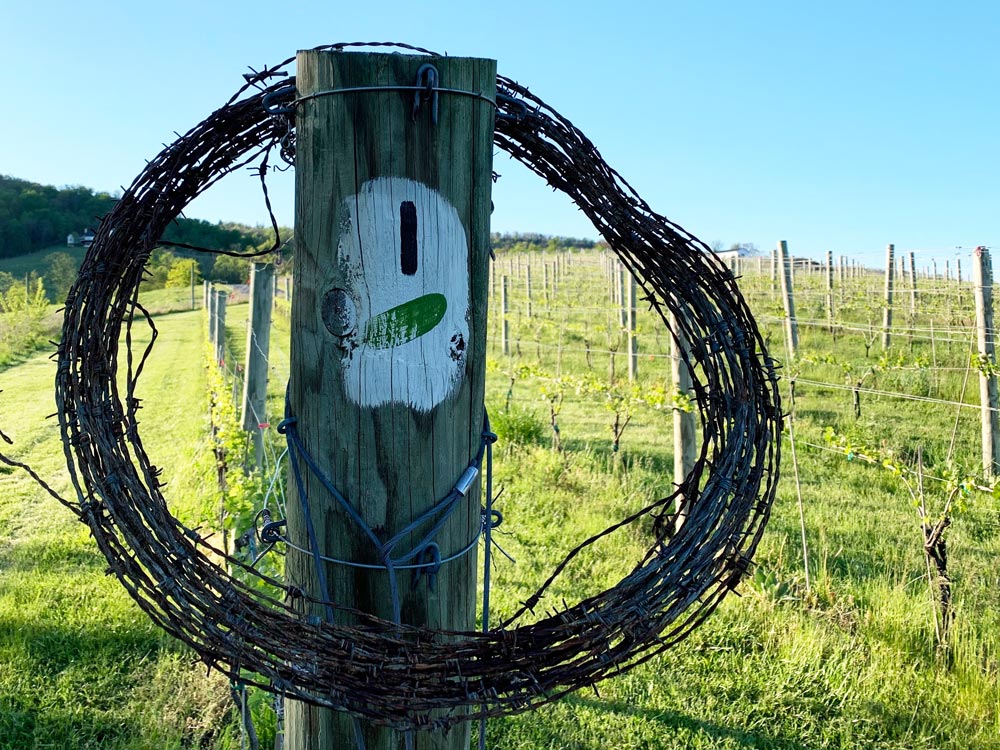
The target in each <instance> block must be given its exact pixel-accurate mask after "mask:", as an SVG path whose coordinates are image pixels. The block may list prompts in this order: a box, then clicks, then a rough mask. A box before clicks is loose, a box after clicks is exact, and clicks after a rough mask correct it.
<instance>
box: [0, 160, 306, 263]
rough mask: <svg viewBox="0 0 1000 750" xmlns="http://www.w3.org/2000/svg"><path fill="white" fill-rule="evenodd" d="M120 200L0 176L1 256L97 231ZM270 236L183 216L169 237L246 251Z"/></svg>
mask: <svg viewBox="0 0 1000 750" xmlns="http://www.w3.org/2000/svg"><path fill="white" fill-rule="evenodd" d="M116 200H117V196H114V195H110V194H108V193H100V192H95V191H93V190H91V189H90V188H86V187H79V186H74V187H62V188H57V187H53V186H52V185H39V184H38V183H35V182H28V181H27V180H20V179H17V178H16V177H8V176H5V175H0V259H4V258H13V257H17V256H20V255H26V254H28V253H32V252H35V251H37V250H41V249H44V248H53V247H55V246H59V245H61V246H65V245H66V238H67V236H68V235H70V234H74V235H77V236H80V235H83V233H84V232H85V231H86V230H88V229H90V230H96V229H97V227H98V225H99V224H100V222H101V218H102V217H103V216H104V215H105V214H107V213H108V211H110V210H111V208H112V207H113V206H114V205H115V201H116ZM270 234H271V233H270V230H265V229H261V228H259V227H248V226H246V225H243V224H235V223H222V222H219V223H217V224H212V223H210V222H207V221H202V220H200V219H178V220H177V222H176V223H175V224H173V225H171V227H170V228H169V229H168V230H167V232H166V234H165V235H164V239H165V240H169V241H172V242H180V243H184V244H187V245H195V246H198V247H207V248H211V249H213V250H234V251H242V250H246V249H247V248H248V247H258V246H260V245H262V244H263V243H266V242H268V241H269V238H270ZM283 234H284V233H283ZM288 249H289V250H290V248H288Z"/></svg>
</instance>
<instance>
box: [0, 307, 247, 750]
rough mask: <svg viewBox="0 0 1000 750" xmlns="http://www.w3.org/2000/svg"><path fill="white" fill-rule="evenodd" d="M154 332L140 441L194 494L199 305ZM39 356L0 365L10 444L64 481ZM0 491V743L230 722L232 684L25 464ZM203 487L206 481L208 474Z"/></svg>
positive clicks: (123, 741)
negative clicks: (190, 647) (113, 573)
mask: <svg viewBox="0 0 1000 750" xmlns="http://www.w3.org/2000/svg"><path fill="white" fill-rule="evenodd" d="M157 324H158V326H159V327H160V329H161V332H162V333H163V339H162V342H163V343H162V344H161V345H160V346H158V347H157V349H156V350H155V354H154V357H153V359H152V360H151V362H150V365H149V367H148V369H147V373H146V376H145V378H144V379H143V381H142V384H141V386H140V388H141V391H142V392H141V393H140V396H141V397H143V398H144V399H145V400H144V405H145V407H146V408H145V413H144V419H143V422H142V427H141V430H142V435H143V440H144V443H145V445H146V446H147V448H148V449H149V451H150V453H151V455H153V456H154V457H155V459H154V460H155V461H156V462H157V463H158V464H159V465H161V466H164V467H165V470H166V474H167V476H166V479H167V481H168V490H167V491H168V493H176V494H172V496H174V497H180V498H182V499H183V500H184V502H190V501H191V497H192V493H197V492H204V491H205V490H204V487H205V482H204V479H205V477H206V476H210V469H211V464H210V463H209V462H206V460H205V457H204V455H203V450H202V449H203V448H204V435H205V430H206V420H205V416H204V414H205V407H204V405H205V401H206V396H205V376H204V369H203V361H202V357H201V355H200V340H201V314H200V313H184V314H179V315H175V316H171V317H165V318H160V319H159V320H158V321H157ZM54 374H55V370H54V364H53V363H51V362H50V361H49V360H48V358H47V355H46V354H44V353H41V354H37V355H35V356H33V357H31V358H30V359H28V360H27V361H25V362H24V363H23V364H21V365H19V366H16V367H13V368H11V369H8V370H7V371H5V372H4V373H3V389H4V393H3V394H2V395H0V418H2V421H3V429H4V431H5V432H7V433H8V434H9V435H10V437H11V438H12V439H13V440H14V446H13V447H12V448H9V449H8V451H9V453H11V454H13V455H14V456H15V457H17V458H19V459H21V460H24V461H26V462H28V463H29V464H31V465H32V466H33V467H34V468H35V469H37V470H38V471H39V472H40V473H41V474H42V475H43V476H44V477H46V479H48V480H49V481H50V482H52V483H53V486H55V487H56V489H57V490H58V491H59V492H61V493H63V494H64V495H65V494H66V493H68V492H71V488H70V487H69V481H68V475H67V472H66V468H65V463H64V460H63V455H62V450H61V447H60V443H59V435H58V426H57V424H56V422H55V420H53V419H48V420H46V419H45V416H46V415H47V414H50V413H51V412H53V411H55V408H54V405H53V403H52V381H53V378H54ZM0 481H2V487H3V491H2V493H0V748H11V749H12V750H13V749H14V748H17V750H27V749H29V748H93V749H95V750H96V749H97V748H101V749H102V750H106V749H108V748H122V749H124V748H150V749H153V748H157V749H158V748H180V747H198V746H203V745H202V742H203V741H204V742H205V743H206V745H211V746H217V745H218V741H219V739H220V738H221V737H222V736H223V735H224V734H225V733H226V732H228V731H229V730H228V725H227V723H226V719H227V712H228V711H229V701H228V695H227V689H228V684H227V683H226V681H224V680H222V679H221V678H220V677H219V676H218V675H213V676H211V677H208V678H206V676H205V671H204V668H202V667H197V666H194V665H193V663H192V657H191V654H190V653H189V652H187V651H186V650H185V649H183V648H181V647H180V646H178V645H177V644H175V643H174V642H173V641H172V640H171V639H169V638H168V637H167V636H165V635H164V634H163V633H161V632H160V631H159V630H158V629H157V628H156V627H154V626H153V625H152V623H151V622H150V621H149V620H148V619H147V618H146V617H145V615H144V614H143V613H142V612H141V611H140V610H139V609H138V607H137V606H136V605H135V604H134V603H133V602H132V601H131V599H130V598H129V597H128V596H127V594H126V593H125V590H124V589H123V588H122V587H121V586H120V585H119V584H118V582H117V580H116V579H115V578H114V577H109V576H107V575H105V568H106V567H107V563H106V561H105V560H104V559H103V557H101V555H100V554H99V553H98V551H97V549H96V548H95V546H94V544H93V540H92V539H91V538H90V537H89V536H88V533H87V530H86V528H85V527H84V526H83V525H82V524H80V523H78V522H76V520H75V518H74V517H73V516H72V515H71V514H70V512H69V511H68V510H67V509H65V508H63V507H62V506H61V505H59V504H58V503H57V502H56V501H55V500H53V499H51V498H49V496H48V495H45V494H43V493H41V492H39V490H38V488H37V487H35V486H34V485H33V484H32V483H31V481H30V480H29V479H28V477H27V476H26V475H23V474H21V473H18V472H15V473H5V474H4V475H3V476H2V478H0ZM209 486H210V485H209Z"/></svg>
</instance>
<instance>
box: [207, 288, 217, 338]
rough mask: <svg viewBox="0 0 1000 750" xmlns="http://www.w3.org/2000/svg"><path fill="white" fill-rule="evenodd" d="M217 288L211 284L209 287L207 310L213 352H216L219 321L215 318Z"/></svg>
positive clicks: (209, 336)
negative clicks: (216, 328)
mask: <svg viewBox="0 0 1000 750" xmlns="http://www.w3.org/2000/svg"><path fill="white" fill-rule="evenodd" d="M216 291H217V290H216V288H215V285H214V284H209V287H208V305H206V307H205V309H206V310H208V342H209V343H210V344H211V345H212V350H213V351H214V350H215V324H216V323H217V322H218V320H217V319H216V317H215V310H216V307H215V301H216Z"/></svg>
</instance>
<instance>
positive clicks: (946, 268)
mask: <svg viewBox="0 0 1000 750" xmlns="http://www.w3.org/2000/svg"><path fill="white" fill-rule="evenodd" d="M944 280H945V281H951V261H949V260H946V261H945V262H944Z"/></svg>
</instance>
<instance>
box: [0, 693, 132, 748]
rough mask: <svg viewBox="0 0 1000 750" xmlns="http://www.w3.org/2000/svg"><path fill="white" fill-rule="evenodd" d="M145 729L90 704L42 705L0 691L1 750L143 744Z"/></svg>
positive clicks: (115, 746)
mask: <svg viewBox="0 0 1000 750" xmlns="http://www.w3.org/2000/svg"><path fill="white" fill-rule="evenodd" d="M141 738H142V729H141V728H140V727H139V726H138V724H136V723H135V722H132V721H129V720H126V719H123V718H122V717H121V716H120V715H116V714H109V713H107V712H103V711H97V710H94V709H88V708H86V707H75V708H71V707H60V706H53V705H38V704H37V703H36V702H28V701H25V700H24V699H23V698H21V697H19V696H11V695H4V694H2V693H0V750H7V749H8V748H9V749H10V750H15V748H16V749H17V750H21V749H22V748H35V747H39V748H41V747H46V748H59V749H60V750H62V749H63V748H65V750H69V749H70V748H73V750H77V748H80V749H81V750H83V749H87V750H89V749H91V748H93V749H94V750H97V748H101V749H102V750H104V749H105V748H118V747H128V746H131V745H135V746H139V740H141Z"/></svg>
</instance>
